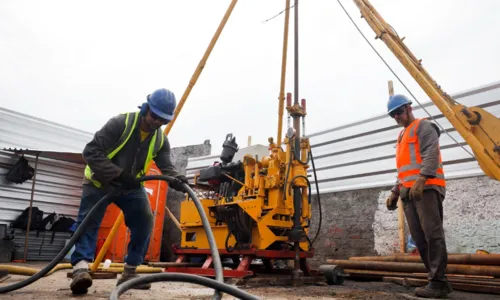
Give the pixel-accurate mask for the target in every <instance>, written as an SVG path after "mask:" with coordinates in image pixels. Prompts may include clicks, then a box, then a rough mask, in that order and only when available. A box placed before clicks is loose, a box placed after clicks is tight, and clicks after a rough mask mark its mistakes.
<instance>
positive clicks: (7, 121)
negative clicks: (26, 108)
mask: <svg viewBox="0 0 500 300" xmlns="http://www.w3.org/2000/svg"><path fill="white" fill-rule="evenodd" d="M91 138H92V134H90V133H87V132H84V131H80V130H76V129H74V128H70V127H66V126H62V125H60V124H56V123H52V122H48V121H45V120H42V119H38V118H34V117H31V116H28V115H24V114H21V113H18V112H14V111H10V110H7V109H3V108H0V149H5V148H17V149H40V150H51V151H56V152H65V153H80V152H81V150H82V149H83V147H84V145H85V143H86V142H88V141H89V140H90V139H91ZM25 157H26V158H27V159H28V160H29V162H30V165H31V166H32V167H34V166H35V158H34V157H33V156H29V155H26V156H25ZM18 158H19V155H17V154H13V153H12V152H9V151H3V150H0V174H1V176H0V224H10V222H12V221H13V220H14V219H15V218H17V216H19V215H20V214H21V212H22V211H23V210H24V209H25V208H27V207H29V202H30V198H31V187H32V181H31V180H28V181H26V182H24V183H22V184H15V183H12V182H8V181H7V180H6V179H5V176H4V174H6V173H7V172H8V170H9V169H10V168H11V167H12V165H13V164H15V163H16V161H17V160H18ZM83 167H84V166H83V164H78V163H71V162H64V161H59V160H53V159H47V158H39V161H38V167H37V174H36V184H35V189H34V201H33V206H35V207H38V208H39V209H41V210H43V211H44V212H45V213H46V215H47V214H48V213H51V212H54V211H55V212H57V213H59V214H64V215H66V216H68V217H72V218H76V215H77V212H78V207H79V204H80V195H81V181H82V176H83Z"/></svg>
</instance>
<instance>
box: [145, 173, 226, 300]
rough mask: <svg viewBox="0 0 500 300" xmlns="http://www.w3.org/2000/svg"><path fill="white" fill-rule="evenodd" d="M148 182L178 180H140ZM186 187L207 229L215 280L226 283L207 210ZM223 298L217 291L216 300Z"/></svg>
mask: <svg viewBox="0 0 500 300" xmlns="http://www.w3.org/2000/svg"><path fill="white" fill-rule="evenodd" d="M146 180H166V181H172V180H176V179H175V178H173V177H170V176H165V175H152V176H143V177H141V178H139V179H138V181H146ZM182 186H183V187H184V190H185V191H186V193H188V195H189V197H191V199H192V200H193V202H194V205H195V206H196V209H197V210H198V214H199V215H200V218H201V223H202V224H203V229H205V234H206V235H207V240H208V245H209V246H210V253H211V254H212V261H213V264H214V269H215V279H216V280H217V281H218V282H220V283H224V274H223V273H222V272H223V271H222V262H221V260H220V256H219V251H218V249H217V244H216V242H215V238H214V234H213V232H212V229H211V228H210V223H209V222H208V218H207V215H206V214H205V210H204V209H203V205H202V204H201V202H200V200H199V199H198V197H196V194H195V193H194V191H193V190H192V189H191V188H190V187H189V185H187V184H185V183H184V184H183V185H182ZM221 298H222V294H221V293H220V291H219V290H217V289H216V290H215V294H214V299H216V300H220V299H221Z"/></svg>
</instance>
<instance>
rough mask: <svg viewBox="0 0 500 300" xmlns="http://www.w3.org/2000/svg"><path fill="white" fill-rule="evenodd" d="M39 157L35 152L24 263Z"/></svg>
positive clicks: (26, 254) (25, 246)
mask: <svg viewBox="0 0 500 300" xmlns="http://www.w3.org/2000/svg"><path fill="white" fill-rule="evenodd" d="M39 156H40V152H37V154H36V158H35V170H34V171H33V180H32V182H31V197H30V209H29V212H28V226H27V227H26V237H25V238H24V255H23V260H24V261H25V262H26V259H27V257H28V239H29V233H30V226H31V212H32V208H33V199H34V198H35V183H36V173H37V171H38V157H39Z"/></svg>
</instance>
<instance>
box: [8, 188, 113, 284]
mask: <svg viewBox="0 0 500 300" xmlns="http://www.w3.org/2000/svg"><path fill="white" fill-rule="evenodd" d="M117 192H118V191H117V190H113V191H111V192H110V193H108V194H106V195H105V196H104V197H102V198H101V200H99V202H97V203H96V205H94V207H92V209H91V210H90V211H89V213H88V214H87V216H86V217H85V219H83V221H82V223H81V224H80V226H78V228H77V229H76V231H75V233H74V234H73V236H72V237H71V239H70V240H69V242H68V243H67V244H66V246H64V248H63V249H62V250H61V251H60V252H59V253H58V254H57V255H56V257H54V259H52V261H51V262H50V263H49V264H48V265H47V266H45V267H44V268H43V269H41V270H40V271H39V272H38V273H36V274H34V275H33V276H30V277H28V278H27V279H25V280H23V281H20V282H16V283H14V284H11V285H8V286H2V287H0V294H4V293H8V292H11V291H15V290H17V289H20V288H23V287H25V286H27V285H29V284H32V283H33V282H35V281H37V280H38V279H40V278H42V277H43V276H45V275H46V274H47V273H48V272H50V270H52V269H53V268H54V267H55V266H56V265H57V264H58V263H59V262H60V261H61V260H62V259H63V258H64V256H66V254H67V253H68V252H69V251H70V250H71V248H72V247H73V245H74V244H75V243H76V242H77V241H78V239H79V238H80V236H81V235H82V233H83V232H85V230H86V227H87V225H88V224H89V223H90V222H92V218H93V215H94V214H95V212H96V211H98V210H101V208H102V206H104V205H108V204H109V199H110V198H112V197H114V196H115V195H116V194H117Z"/></svg>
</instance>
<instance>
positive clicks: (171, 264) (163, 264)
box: [148, 262, 203, 268]
mask: <svg viewBox="0 0 500 300" xmlns="http://www.w3.org/2000/svg"><path fill="white" fill-rule="evenodd" d="M148 265H149V266H150V267H158V268H169V267H201V266H203V263H191V262H181V263H178V262H152V263H149V264H148Z"/></svg>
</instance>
